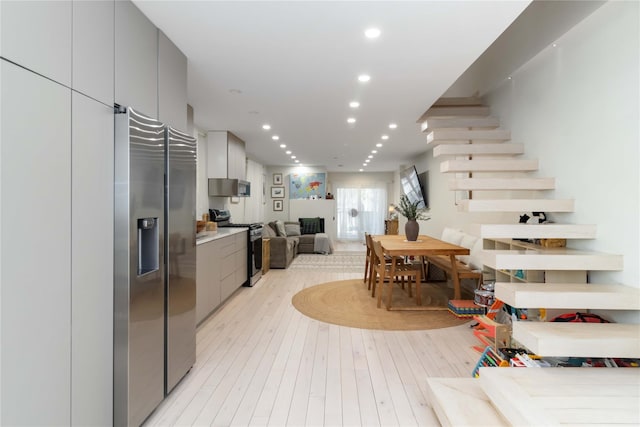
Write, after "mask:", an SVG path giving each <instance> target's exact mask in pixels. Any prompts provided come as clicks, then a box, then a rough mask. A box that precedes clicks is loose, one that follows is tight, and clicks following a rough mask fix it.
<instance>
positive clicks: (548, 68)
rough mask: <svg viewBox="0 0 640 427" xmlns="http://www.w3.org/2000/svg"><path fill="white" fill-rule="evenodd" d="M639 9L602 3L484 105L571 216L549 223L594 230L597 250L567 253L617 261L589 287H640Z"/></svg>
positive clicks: (591, 245)
mask: <svg viewBox="0 0 640 427" xmlns="http://www.w3.org/2000/svg"><path fill="white" fill-rule="evenodd" d="M639 34H640V31H639V24H638V3H637V2H610V3H608V4H606V5H604V6H603V7H601V8H600V9H598V10H597V11H596V12H595V13H593V14H592V15H590V16H589V17H587V18H586V19H585V20H584V21H583V22H582V23H580V24H578V25H577V26H576V27H574V28H573V29H572V30H570V31H569V32H567V33H566V34H565V35H563V36H562V37H560V38H559V39H558V40H557V42H556V43H557V46H556V47H552V46H549V47H547V48H546V49H544V50H543V51H542V52H540V53H539V54H538V55H537V56H536V57H534V58H533V59H532V60H530V61H529V62H528V63H527V64H525V65H524V66H523V67H521V68H520V69H518V70H516V71H515V72H514V73H512V80H507V81H506V82H505V83H504V84H503V85H501V86H500V87H498V88H497V89H496V90H495V91H493V92H491V93H489V94H488V96H487V97H486V101H487V102H488V104H489V105H490V106H491V109H492V113H493V114H494V115H498V116H500V118H501V122H502V125H503V126H504V127H506V128H509V129H511V131H512V139H513V140H514V141H518V142H523V143H524V144H525V147H526V153H527V157H531V158H539V159H540V171H539V175H540V176H555V177H556V181H557V189H556V190H555V192H554V193H553V195H554V197H556V198H575V200H576V210H575V212H574V213H570V214H556V215H554V216H553V218H554V219H555V220H556V221H557V222H569V223H576V224H597V226H598V234H597V239H595V240H586V241H573V242H572V246H574V247H577V248H585V249H590V250H596V251H602V252H610V253H622V254H624V255H625V267H624V271H622V272H616V273H610V272H602V273H598V272H594V273H592V274H591V279H592V280H593V281H615V282H622V283H625V284H628V285H631V286H635V287H639V286H640V283H639V279H640V274H639V268H638V259H639V251H638V236H639V234H638V233H639V228H638V214H639V212H640V210H639V207H640V203H639V200H640V199H639V197H638V192H639V188H640V186H639V183H638V177H639V175H638V166H639V156H638V140H639V132H638V123H639V120H638V119H639V115H640V110H639V108H638V104H639V97H638V94H639V87H640V86H639V79H640V77H639V76H640V67H639V65H638V58H639V51H640V49H639V44H638V40H639V37H638V36H639Z"/></svg>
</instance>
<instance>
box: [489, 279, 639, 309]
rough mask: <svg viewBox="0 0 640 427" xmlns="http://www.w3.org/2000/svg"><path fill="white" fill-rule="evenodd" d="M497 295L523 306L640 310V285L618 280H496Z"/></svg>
mask: <svg viewBox="0 0 640 427" xmlns="http://www.w3.org/2000/svg"><path fill="white" fill-rule="evenodd" d="M495 295H496V298H497V299H499V300H500V301H504V302H506V303H507V304H509V305H510V306H512V307H519V308H566V309H581V308H582V307H588V308H589V309H601V310H605V309H606V310H640V289H638V288H633V287H631V286H624V285H617V284H600V283H504V282H496V284H495Z"/></svg>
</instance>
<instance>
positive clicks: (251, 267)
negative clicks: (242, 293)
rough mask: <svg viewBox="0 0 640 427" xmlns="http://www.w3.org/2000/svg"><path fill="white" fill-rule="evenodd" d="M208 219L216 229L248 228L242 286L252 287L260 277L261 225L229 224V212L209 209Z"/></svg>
mask: <svg viewBox="0 0 640 427" xmlns="http://www.w3.org/2000/svg"><path fill="white" fill-rule="evenodd" d="M209 217H210V218H211V219H212V220H213V221H215V222H216V223H217V224H218V227H243V228H248V229H249V231H248V233H247V248H248V250H247V273H248V274H247V277H248V279H247V281H246V282H245V283H244V284H243V286H253V285H255V283H256V282H257V281H258V280H260V277H262V226H263V225H262V223H261V222H254V223H250V224H236V223H233V222H231V215H230V214H229V211H226V210H219V209H209Z"/></svg>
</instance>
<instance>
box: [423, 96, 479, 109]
mask: <svg viewBox="0 0 640 427" xmlns="http://www.w3.org/2000/svg"><path fill="white" fill-rule="evenodd" d="M460 105H482V99H480V98H478V97H477V96H468V97H464V98H463V97H449V98H439V99H438V100H437V101H436V102H434V103H433V105H432V107H450V106H460Z"/></svg>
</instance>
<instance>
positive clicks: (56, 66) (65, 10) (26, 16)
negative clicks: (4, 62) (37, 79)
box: [0, 0, 72, 87]
mask: <svg viewBox="0 0 640 427" xmlns="http://www.w3.org/2000/svg"><path fill="white" fill-rule="evenodd" d="M71 15H72V13H71V1H5V0H2V1H0V40H1V42H0V55H1V56H2V57H3V58H6V59H9V60H11V61H12V62H15V63H17V64H20V65H21V66H23V67H25V68H28V69H30V70H33V71H35V72H36V73H38V74H42V75H43V76H45V77H48V78H50V79H52V80H54V81H56V82H58V83H60V84H62V85H65V86H67V87H71Z"/></svg>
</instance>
